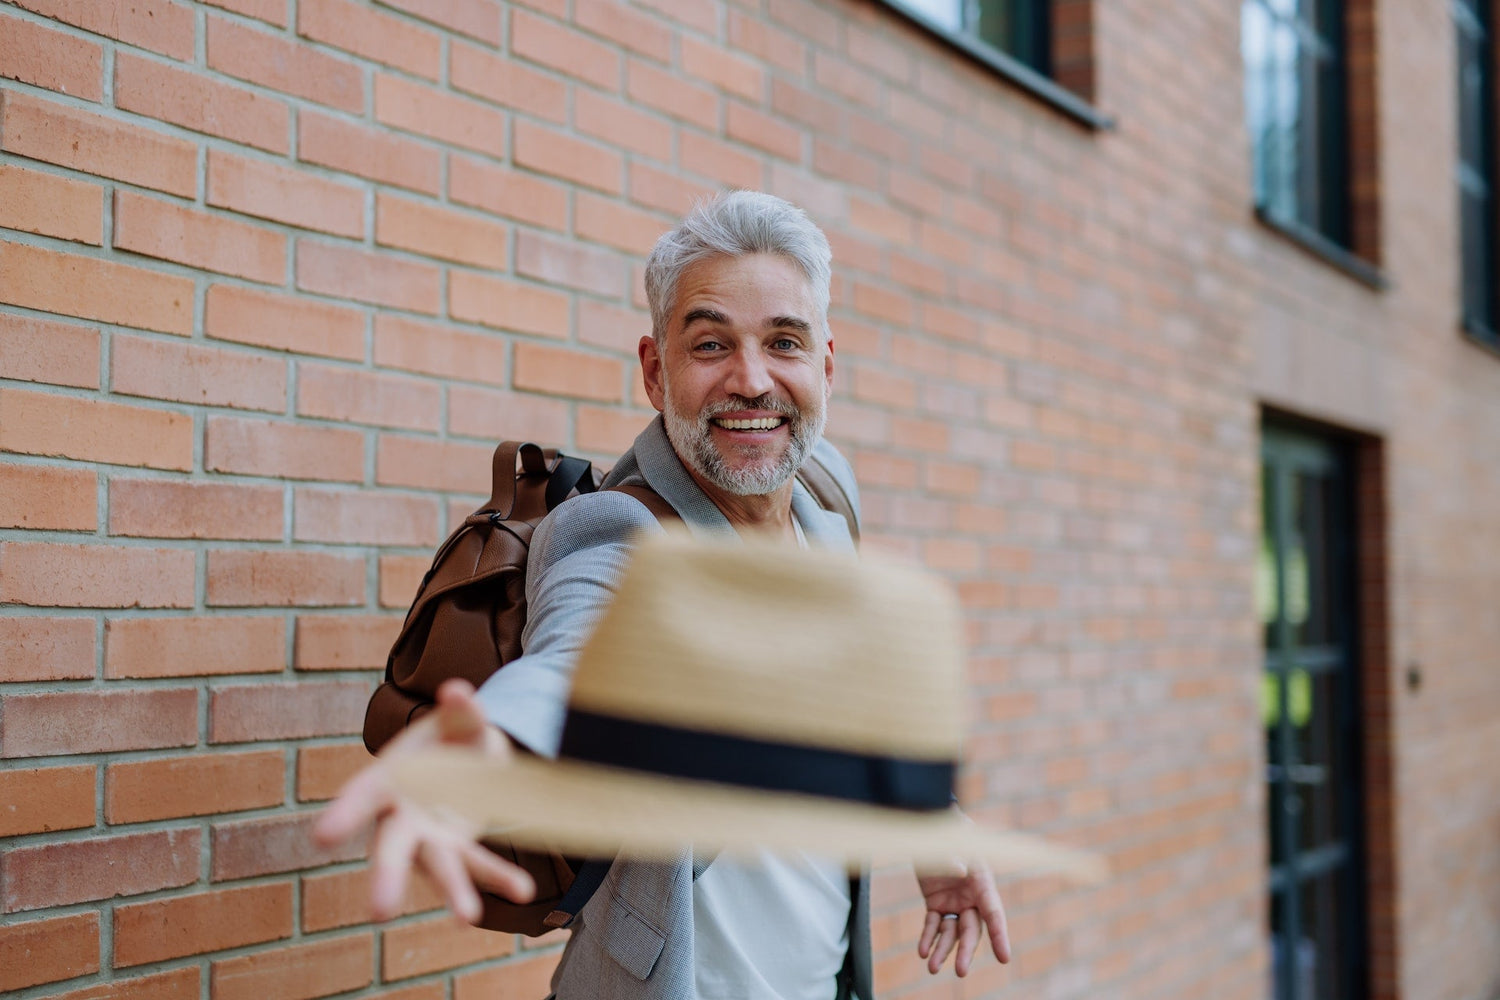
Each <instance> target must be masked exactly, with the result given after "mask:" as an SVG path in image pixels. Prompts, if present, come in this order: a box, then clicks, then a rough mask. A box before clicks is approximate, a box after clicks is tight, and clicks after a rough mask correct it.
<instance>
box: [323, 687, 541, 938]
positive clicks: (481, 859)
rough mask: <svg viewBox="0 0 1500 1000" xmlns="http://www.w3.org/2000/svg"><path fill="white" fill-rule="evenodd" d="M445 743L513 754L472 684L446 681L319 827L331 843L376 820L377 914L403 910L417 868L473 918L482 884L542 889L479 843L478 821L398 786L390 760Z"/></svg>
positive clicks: (527, 892)
mask: <svg viewBox="0 0 1500 1000" xmlns="http://www.w3.org/2000/svg"><path fill="white" fill-rule="evenodd" d="M438 746H458V747H466V748H469V749H473V750H478V751H480V752H481V753H484V754H485V755H486V756H489V757H492V758H494V759H496V760H507V759H509V757H510V755H511V753H512V752H513V751H512V750H511V746H510V741H509V740H508V739H506V737H505V736H504V734H502V733H501V732H500V731H499V730H498V729H496V728H495V727H494V726H491V725H490V724H489V722H488V721H486V719H485V717H484V713H483V712H482V711H481V710H480V708H479V703H478V702H477V701H476V700H475V698H474V688H473V686H472V685H470V684H468V683H467V682H465V681H461V680H449V681H445V682H444V683H443V685H442V686H441V687H439V688H438V691H437V707H436V708H435V709H434V711H432V712H430V713H429V714H428V715H426V716H425V717H423V718H422V719H419V720H418V721H417V722H415V723H413V724H412V725H411V726H410V727H408V728H407V729H406V731H405V732H403V733H401V734H400V735H399V736H397V737H396V738H395V739H393V740H392V741H391V742H390V743H389V744H387V745H386V747H385V748H384V749H383V750H382V751H381V752H380V755H379V756H378V757H376V758H375V760H374V762H373V763H371V764H369V765H367V766H366V767H365V768H364V769H363V770H361V771H360V772H359V773H358V774H356V775H355V776H354V777H353V778H350V779H349V781H348V782H347V783H346V784H345V785H344V787H343V788H342V789H340V790H339V794H338V796H337V797H336V798H335V799H334V800H333V802H332V803H331V804H330V805H329V806H328V808H327V809H326V810H324V812H323V815H322V816H320V817H319V818H318V822H317V825H316V826H314V827H313V839H314V840H316V841H318V842H319V843H320V844H323V845H326V846H332V845H335V844H341V843H344V842H345V841H348V840H350V839H351V838H353V837H355V836H357V835H358V834H359V833H360V831H362V830H364V829H365V828H366V827H367V826H368V825H369V824H370V823H371V822H372V821H373V822H374V823H375V842H374V846H373V848H372V849H371V851H370V870H371V879H370V908H371V911H372V913H373V915H374V917H375V919H377V920H386V919H389V918H391V917H393V916H395V915H396V913H397V912H398V910H399V908H400V906H401V900H402V897H403V896H404V895H405V894H406V887H407V883H408V882H409V881H410V880H411V873H412V871H413V870H416V871H420V872H422V873H424V874H425V875H426V876H427V877H428V878H430V879H432V880H433V882H435V883H436V884H437V888H438V891H439V892H440V893H441V894H442V896H443V900H444V902H446V903H447V904H448V908H449V909H451V910H452V911H453V912H454V913H455V914H457V915H458V916H459V917H460V918H462V919H463V920H465V921H467V922H468V923H471V924H472V923H474V922H476V921H477V920H478V919H479V917H480V914H481V912H482V905H481V902H480V899H479V890H480V889H483V890H485V891H486V892H492V893H495V894H497V895H500V896H504V897H505V898H507V899H510V900H513V901H515V902H518V903H524V902H527V901H528V900H530V899H531V897H532V895H533V894H534V893H535V892H536V886H535V884H534V883H533V882H532V880H531V876H529V875H527V874H526V872H525V871H524V870H523V869H521V868H519V867H517V866H516V865H513V864H511V863H510V862H508V861H504V860H502V859H501V858H499V857H498V856H496V855H495V854H494V853H493V852H491V851H489V850H488V849H486V848H485V847H483V846H482V845H481V844H480V843H479V842H478V839H477V838H478V834H479V831H478V830H477V829H476V828H475V827H474V826H473V825H472V824H471V823H469V822H468V821H466V820H464V819H462V818H460V817H458V816H456V815H453V814H449V813H438V812H434V811H431V810H427V809H423V808H421V807H419V806H417V805H415V804H414V803H412V802H411V801H409V800H407V799H405V798H403V797H402V796H401V795H400V794H398V793H397V792H396V790H395V786H394V785H393V784H392V782H391V777H390V769H391V764H392V763H393V762H396V761H400V760H402V759H405V758H407V757H410V756H412V755H413V754H415V753H418V752H421V751H423V750H430V749H432V748H434V747H438Z"/></svg>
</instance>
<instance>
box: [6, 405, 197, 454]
mask: <svg viewBox="0 0 1500 1000" xmlns="http://www.w3.org/2000/svg"><path fill="white" fill-rule="evenodd" d="M192 436H193V422H192V418H191V417H189V416H187V415H186V414H183V413H173V412H171V411H169V410H157V409H147V408H144V407H137V406H127V405H125V404H123V403H109V402H105V401H103V400H100V399H90V398H86V397H78V396H51V395H46V394H43V393H37V392H26V391H23V390H19V389H0V451H10V452H18V453H22V454H28V455H50V456H57V457H62V458H76V459H81V460H83V461H92V462H106V463H109V464H113V465H144V466H150V467H152V468H157V469H176V470H180V471H186V470H188V469H190V468H192V460H193V458H192V456H193V440H192Z"/></svg>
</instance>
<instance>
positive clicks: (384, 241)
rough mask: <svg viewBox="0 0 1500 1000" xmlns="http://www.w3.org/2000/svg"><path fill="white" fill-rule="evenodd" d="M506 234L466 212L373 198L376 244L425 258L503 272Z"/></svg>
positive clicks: (503, 229)
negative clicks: (407, 251) (396, 248)
mask: <svg viewBox="0 0 1500 1000" xmlns="http://www.w3.org/2000/svg"><path fill="white" fill-rule="evenodd" d="M509 238H510V233H509V230H508V229H507V228H506V227H505V226H503V225H501V224H499V223H495V222H490V221H488V220H487V219H484V218H482V217H479V216H476V215H473V214H471V213H468V212H461V211H456V210H454V209H451V208H444V207H441V206H439V205H435V204H431V203H423V202H419V201H414V200H412V199H410V198H401V197H398V196H396V195H388V194H385V193H383V192H382V193H380V194H377V195H376V196H375V242H376V243H377V244H379V245H380V246H387V247H398V248H400V249H403V250H410V251H411V252H413V253H418V254H422V255H423V256H426V257H437V258H439V259H442V260H451V261H454V262H457V263H460V264H472V265H473V266H475V267H482V268H488V269H492V270H496V271H503V270H505V269H506V267H507V263H508V254H507V253H506V244H507V243H508V241H509Z"/></svg>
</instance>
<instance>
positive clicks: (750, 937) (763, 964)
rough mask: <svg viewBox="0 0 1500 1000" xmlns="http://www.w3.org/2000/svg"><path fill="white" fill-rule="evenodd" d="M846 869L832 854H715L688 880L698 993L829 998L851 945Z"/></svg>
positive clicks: (728, 998) (750, 999) (754, 999)
mask: <svg viewBox="0 0 1500 1000" xmlns="http://www.w3.org/2000/svg"><path fill="white" fill-rule="evenodd" d="M849 906H850V900H849V876H848V874H847V873H846V872H845V871H844V867H843V866H842V865H841V864H838V863H837V862H834V861H829V860H827V859H823V858H814V857H810V856H808V855H806V854H800V853H796V854H785V855H778V854H770V853H767V852H761V853H759V854H757V855H754V856H753V857H750V858H741V857H717V858H714V860H713V863H712V864H710V865H709V866H708V867H707V868H706V869H704V871H703V874H702V875H700V876H699V877H698V881H696V882H694V883H693V941H694V948H695V954H694V956H693V964H694V966H695V969H696V971H695V974H696V982H697V992H698V1000H833V998H834V997H835V996H836V995H837V993H838V978H837V977H838V974H839V970H840V969H842V968H843V967H844V955H845V953H846V952H847V951H848V949H849Z"/></svg>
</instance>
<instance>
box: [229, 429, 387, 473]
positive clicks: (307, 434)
mask: <svg viewBox="0 0 1500 1000" xmlns="http://www.w3.org/2000/svg"><path fill="white" fill-rule="evenodd" d="M203 468H204V469H205V471H208V472H229V473H236V474H239V475H245V476H275V477H277V478H287V479H323V480H335V481H342V482H351V483H357V482H360V481H361V480H363V479H364V475H365V473H364V469H365V447H364V436H363V435H362V434H360V433H359V432H358V431H353V430H348V429H346V428H342V427H308V426H303V425H299V424H294V423H288V422H283V421H268V420H242V419H239V418H236V417H210V418H209V420H208V425H207V428H206V429H205V431H204V446H203Z"/></svg>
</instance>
